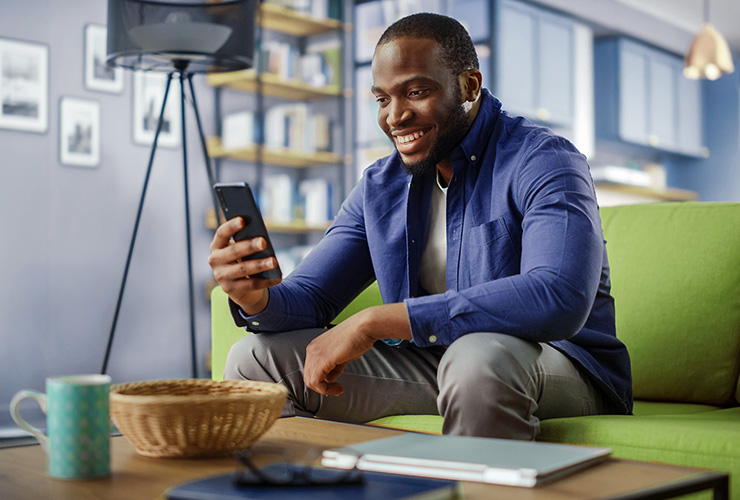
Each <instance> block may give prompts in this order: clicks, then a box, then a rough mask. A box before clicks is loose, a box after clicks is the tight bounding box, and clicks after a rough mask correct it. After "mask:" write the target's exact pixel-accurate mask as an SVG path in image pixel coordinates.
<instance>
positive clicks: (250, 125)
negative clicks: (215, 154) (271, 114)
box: [221, 111, 256, 151]
mask: <svg viewBox="0 0 740 500" xmlns="http://www.w3.org/2000/svg"><path fill="white" fill-rule="evenodd" d="M255 139H256V137H255V120H254V113H252V112H251V111H240V112H237V113H230V114H228V115H226V116H225V117H224V119H223V123H222V125H221V147H222V148H223V149H224V150H226V151H230V150H235V149H245V148H248V147H250V146H253V145H254V144H255Z"/></svg>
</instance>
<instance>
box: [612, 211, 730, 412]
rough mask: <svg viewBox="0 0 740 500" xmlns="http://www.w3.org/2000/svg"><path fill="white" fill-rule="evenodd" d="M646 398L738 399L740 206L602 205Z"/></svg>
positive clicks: (621, 316)
mask: <svg viewBox="0 0 740 500" xmlns="http://www.w3.org/2000/svg"><path fill="white" fill-rule="evenodd" d="M601 219H602V226H603V228H604V237H605V239H606V242H607V245H606V247H607V252H608V255H609V263H610V266H611V279H612V293H613V295H614V300H615V307H616V321H617V336H618V337H619V338H620V339H621V340H622V341H623V342H624V343H625V344H626V345H627V348H628V350H629V353H630V357H631V360H632V376H633V383H634V395H635V397H636V398H638V399H647V400H658V401H682V402H693V403H706V404H718V405H722V404H737V401H738V399H737V398H738V396H739V395H740V390H739V388H738V371H740V203H706V202H684V203H655V204H649V205H630V206H621V207H604V208H602V209H601Z"/></svg>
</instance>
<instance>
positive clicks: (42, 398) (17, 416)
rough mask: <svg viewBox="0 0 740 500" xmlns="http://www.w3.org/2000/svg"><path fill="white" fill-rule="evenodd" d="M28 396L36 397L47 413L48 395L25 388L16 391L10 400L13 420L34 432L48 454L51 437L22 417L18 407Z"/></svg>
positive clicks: (26, 429)
mask: <svg viewBox="0 0 740 500" xmlns="http://www.w3.org/2000/svg"><path fill="white" fill-rule="evenodd" d="M26 398H34V399H35V400H36V401H37V402H38V404H39V406H40V407H41V411H43V412H44V413H46V395H45V394H42V393H40V392H36V391H28V390H23V391H18V392H17V393H15V396H13V399H11V400H10V416H11V417H13V420H14V421H15V423H16V424H18V426H19V427H20V428H21V429H23V430H25V431H28V432H30V433H31V434H33V436H34V437H35V438H36V439H38V441H39V444H40V445H41V449H43V450H44V453H47V454H48V453H49V438H48V437H47V436H46V434H44V433H43V432H41V429H38V428H36V427H34V426H32V425H31V424H29V423H28V422H26V421H25V420H23V418H22V417H21V413H20V410H19V409H18V404H19V403H20V402H21V400H23V399H26Z"/></svg>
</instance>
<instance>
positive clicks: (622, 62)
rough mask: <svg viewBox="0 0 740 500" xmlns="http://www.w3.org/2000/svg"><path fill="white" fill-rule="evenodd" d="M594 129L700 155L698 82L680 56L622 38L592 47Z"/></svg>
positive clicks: (612, 137) (610, 137) (609, 136)
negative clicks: (686, 70)
mask: <svg viewBox="0 0 740 500" xmlns="http://www.w3.org/2000/svg"><path fill="white" fill-rule="evenodd" d="M594 58H595V62H594V69H595V76H594V81H595V88H596V91H595V103H596V106H595V110H596V134H597V137H598V138H600V139H608V140H615V139H616V140H619V141H623V142H627V143H631V144H637V145H640V146H646V147H648V148H652V149H656V150H661V151H666V152H671V153H679V154H684V155H689V156H703V155H705V154H706V150H705V148H704V145H703V138H702V133H701V131H702V116H701V109H702V105H701V87H700V83H699V81H697V80H689V79H687V78H685V77H684V76H683V60H682V59H681V58H680V57H679V56H676V55H673V54H668V53H666V52H663V51H661V50H658V49H654V48H652V47H649V46H647V45H643V44H640V43H638V42H634V41H632V40H629V39H625V38H607V39H604V40H598V41H597V42H596V44H595V49H594Z"/></svg>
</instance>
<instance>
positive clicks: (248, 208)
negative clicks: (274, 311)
mask: <svg viewBox="0 0 740 500" xmlns="http://www.w3.org/2000/svg"><path fill="white" fill-rule="evenodd" d="M213 189H214V190H215V191H216V197H217V198H218V202H219V203H220V204H221V210H222V211H223V213H224V217H226V219H227V220H231V219H233V218H234V217H241V218H242V219H244V227H243V228H242V229H241V230H240V231H239V232H238V233H236V234H235V235H234V241H242V240H248V239H252V238H257V237H258V236H262V237H263V238H264V239H265V241H266V242H267V248H265V249H264V250H262V251H261V252H257V253H255V254H252V255H250V256H249V257H247V259H252V260H253V259H264V258H267V257H275V250H274V249H273V247H272V243H270V236H269V235H268V234H267V228H266V227H265V221H264V220H263V219H262V214H261V213H260V209H259V207H257V203H256V202H255V201H254V196H253V195H252V190H251V189H250V188H249V184H247V183H246V182H219V183H216V184H214V185H213ZM275 262H277V258H275ZM282 276H283V273H282V272H281V271H280V265H279V264H278V267H276V268H275V269H271V270H269V271H263V272H261V273H258V274H255V275H254V276H252V278H263V279H277V278H282Z"/></svg>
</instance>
